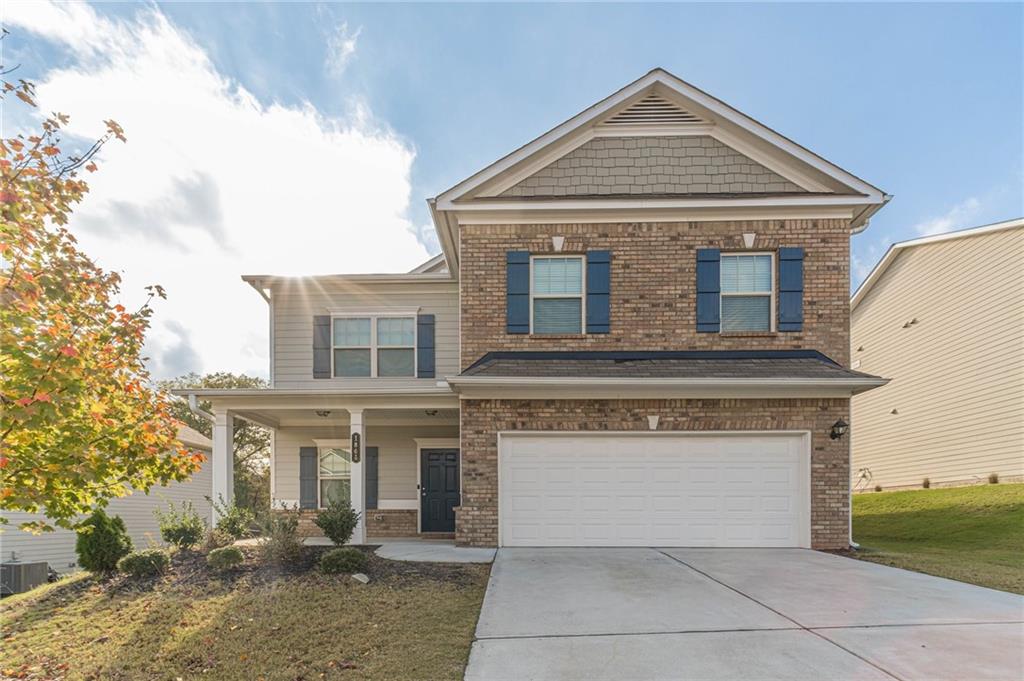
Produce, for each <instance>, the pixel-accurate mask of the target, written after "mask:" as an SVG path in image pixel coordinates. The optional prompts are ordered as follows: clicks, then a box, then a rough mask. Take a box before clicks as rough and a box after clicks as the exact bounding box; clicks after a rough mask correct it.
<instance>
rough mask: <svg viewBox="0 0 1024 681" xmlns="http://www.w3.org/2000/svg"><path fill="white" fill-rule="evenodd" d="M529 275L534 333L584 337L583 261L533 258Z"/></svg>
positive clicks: (569, 258)
mask: <svg viewBox="0 0 1024 681" xmlns="http://www.w3.org/2000/svg"><path fill="white" fill-rule="evenodd" d="M530 275H531V276H530V279H531V296H530V305H531V315H532V321H533V326H532V329H531V330H532V333H549V334H575V333H583V258H582V257H580V256H567V257H534V258H533V261H532V267H531V272H530Z"/></svg>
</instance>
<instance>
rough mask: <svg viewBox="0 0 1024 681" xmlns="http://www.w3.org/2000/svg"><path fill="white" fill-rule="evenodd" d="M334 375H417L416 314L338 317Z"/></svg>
mask: <svg viewBox="0 0 1024 681" xmlns="http://www.w3.org/2000/svg"><path fill="white" fill-rule="evenodd" d="M332 324H333V327H332V338H333V344H334V345H333V362H334V376H337V377H344V378H349V377H374V376H376V377H413V376H415V375H416V317H410V316H394V317H390V316H380V317H335V318H334V319H333V320H332Z"/></svg>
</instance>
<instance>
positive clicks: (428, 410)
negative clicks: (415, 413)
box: [423, 409, 437, 416]
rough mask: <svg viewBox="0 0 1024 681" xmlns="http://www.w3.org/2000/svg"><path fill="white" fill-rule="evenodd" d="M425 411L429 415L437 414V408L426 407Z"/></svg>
mask: <svg viewBox="0 0 1024 681" xmlns="http://www.w3.org/2000/svg"><path fill="white" fill-rule="evenodd" d="M423 413H424V414H426V415H427V416H437V410H436V409H425V410H423Z"/></svg>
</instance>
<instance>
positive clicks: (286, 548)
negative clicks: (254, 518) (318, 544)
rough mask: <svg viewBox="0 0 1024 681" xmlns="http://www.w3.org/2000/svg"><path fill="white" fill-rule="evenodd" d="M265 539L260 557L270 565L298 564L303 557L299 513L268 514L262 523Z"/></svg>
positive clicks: (262, 542) (262, 532)
mask: <svg viewBox="0 0 1024 681" xmlns="http://www.w3.org/2000/svg"><path fill="white" fill-rule="evenodd" d="M260 533H261V534H262V535H263V538H262V539H261V540H260V543H259V550H260V557H261V558H262V559H263V560H264V561H266V562H268V563H279V564H287V563H297V562H298V561H299V559H300V558H301V557H302V548H303V546H302V537H300V536H299V512H298V511H297V510H285V511H276V512H272V513H268V514H267V515H266V516H265V517H264V518H263V520H262V521H261V522H260Z"/></svg>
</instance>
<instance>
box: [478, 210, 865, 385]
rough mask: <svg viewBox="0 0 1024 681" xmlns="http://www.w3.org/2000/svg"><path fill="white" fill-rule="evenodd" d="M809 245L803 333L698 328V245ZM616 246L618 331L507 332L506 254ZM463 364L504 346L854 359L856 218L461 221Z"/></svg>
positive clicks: (613, 311)
mask: <svg viewBox="0 0 1024 681" xmlns="http://www.w3.org/2000/svg"><path fill="white" fill-rule="evenodd" d="M748 232H752V233H754V234H756V235H757V240H756V242H755V245H754V249H752V250H753V251H761V250H764V251H774V250H775V249H777V248H779V247H780V246H800V247H802V248H803V249H804V253H805V255H804V299H803V300H804V324H803V331H801V332H796V333H766V334H756V335H751V334H742V335H726V334H717V333H700V334H698V333H697V330H696V329H697V320H696V307H697V305H696V295H695V293H696V250H697V249H698V248H708V247H712V248H721V249H723V250H736V251H742V250H745V249H744V248H743V237H742V235H743V234H744V233H748ZM552 236H563V237H565V245H564V247H563V249H562V252H564V253H583V252H585V251H587V250H595V249H608V250H610V251H611V253H612V266H611V332H610V333H607V334H589V335H580V336H570V337H564V336H563V337H551V336H531V335H526V334H518V335H516V334H507V333H506V332H505V288H506V282H505V279H506V277H505V254H506V252H507V251H510V250H527V251H530V252H531V253H552V252H553V251H554V249H553V246H552V242H551V237H552ZM460 248H461V253H462V264H461V268H460V272H461V275H460V276H461V282H460V297H461V336H462V366H463V368H465V367H467V366H469V365H470V364H472V363H473V362H474V361H476V360H477V359H479V358H480V357H481V356H482V355H483V354H485V353H487V352H490V351H498V350H769V349H772V350H781V349H808V350H818V351H819V352H822V353H824V354H825V355H828V356H829V357H831V358H832V359H834V360H835V361H837V362H839V363H840V364H843V365H844V366H848V363H849V354H850V348H849V337H850V306H849V295H850V267H849V262H850V235H849V225H848V222H847V221H846V220H839V219H834V220H752V221H735V222H724V221H723V222H668V223H629V224H600V223H599V224H569V225H464V226H462V227H461V228H460Z"/></svg>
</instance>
